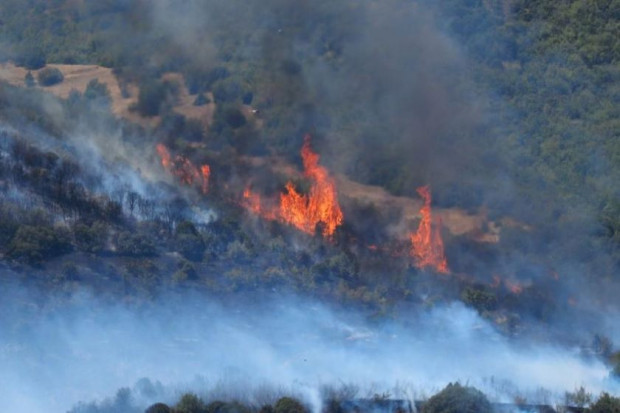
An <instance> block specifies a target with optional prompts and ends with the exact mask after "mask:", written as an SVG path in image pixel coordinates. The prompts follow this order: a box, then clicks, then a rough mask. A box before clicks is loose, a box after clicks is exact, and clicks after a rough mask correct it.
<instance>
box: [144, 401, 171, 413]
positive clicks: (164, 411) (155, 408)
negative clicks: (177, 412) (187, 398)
mask: <svg viewBox="0 0 620 413" xmlns="http://www.w3.org/2000/svg"><path fill="white" fill-rule="evenodd" d="M172 412H173V410H172V409H171V408H170V406H168V405H167V404H164V403H155V404H153V405H151V406H149V407H148V408H147V409H146V410H145V411H144V413H172Z"/></svg>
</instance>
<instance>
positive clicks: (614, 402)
mask: <svg viewBox="0 0 620 413" xmlns="http://www.w3.org/2000/svg"><path fill="white" fill-rule="evenodd" d="M590 413H620V398H618V397H613V396H611V395H610V394H609V393H605V392H604V393H602V394H601V395H600V397H599V398H598V400H597V401H596V403H594V404H593V405H592V407H590Z"/></svg>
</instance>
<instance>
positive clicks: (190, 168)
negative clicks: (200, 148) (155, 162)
mask: <svg viewBox="0 0 620 413" xmlns="http://www.w3.org/2000/svg"><path fill="white" fill-rule="evenodd" d="M155 150H156V151H157V154H158V155H159V157H160V158H161V165H162V166H163V167H164V169H165V170H166V171H168V172H170V173H171V174H172V175H174V176H176V177H177V178H178V179H179V180H180V181H181V183H182V184H184V185H190V186H191V185H194V183H196V184H199V185H200V188H201V191H202V193H203V194H206V193H207V192H208V191H209V177H210V176H211V168H210V167H209V165H206V164H205V165H202V166H201V167H200V169H198V168H197V167H196V166H194V164H193V163H192V161H190V160H189V159H187V158H186V157H184V156H181V155H177V156H175V157H174V159H173V158H172V156H171V155H170V151H169V150H168V148H166V146H165V145H164V144H161V143H158V144H157V145H156V146H155Z"/></svg>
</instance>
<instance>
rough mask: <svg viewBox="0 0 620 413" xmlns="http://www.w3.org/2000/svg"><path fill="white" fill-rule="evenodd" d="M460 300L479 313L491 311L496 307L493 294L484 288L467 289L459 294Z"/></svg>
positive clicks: (495, 299)
mask: <svg viewBox="0 0 620 413" xmlns="http://www.w3.org/2000/svg"><path fill="white" fill-rule="evenodd" d="M461 299H462V300H463V302H464V303H465V304H467V305H469V306H471V307H473V308H475V309H476V310H478V311H479V312H483V311H489V310H493V309H494V308H495V307H496V306H497V298H496V297H495V294H494V293H493V292H491V291H488V290H487V289H486V288H484V287H482V288H474V287H467V288H466V289H465V290H463V292H462V293H461Z"/></svg>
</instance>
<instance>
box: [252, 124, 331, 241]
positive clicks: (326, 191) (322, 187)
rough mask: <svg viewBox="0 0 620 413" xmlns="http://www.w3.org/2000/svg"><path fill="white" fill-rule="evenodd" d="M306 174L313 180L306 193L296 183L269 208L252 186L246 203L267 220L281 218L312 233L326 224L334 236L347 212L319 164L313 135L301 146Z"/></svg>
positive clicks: (327, 232) (324, 231)
mask: <svg viewBox="0 0 620 413" xmlns="http://www.w3.org/2000/svg"><path fill="white" fill-rule="evenodd" d="M301 158H302V160H303V165H304V176H305V177H306V178H308V180H309V181H310V182H311V186H310V191H309V192H308V194H307V195H303V194H301V193H299V192H297V190H296V189H295V186H294V185H293V183H292V182H290V181H289V182H288V183H287V184H286V186H285V189H286V193H283V194H281V195H280V204H279V206H278V207H275V208H265V207H264V206H263V205H262V203H261V198H260V196H259V195H258V194H255V193H253V192H252V191H251V190H250V188H246V189H245V191H244V192H243V200H242V202H241V203H242V205H243V206H244V207H245V208H247V209H248V210H249V211H250V212H252V213H254V214H257V215H260V216H262V217H263V218H266V219H277V220H279V221H281V222H284V223H286V224H289V225H292V226H294V227H296V228H298V229H299V230H301V231H303V232H306V233H308V234H314V232H315V230H316V226H317V225H318V224H319V223H320V224H322V225H323V229H322V234H323V236H325V237H331V236H332V235H333V234H334V232H335V231H336V228H337V227H338V226H339V225H341V224H342V220H343V214H342V210H341V209H340V204H339V203H338V197H337V193H336V185H335V183H334V180H333V179H332V177H331V176H330V175H329V172H328V171H327V169H325V168H324V167H323V166H321V165H319V155H318V154H316V153H314V152H313V151H312V149H311V148H310V135H306V136H305V137H304V145H303V147H302V148H301Z"/></svg>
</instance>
